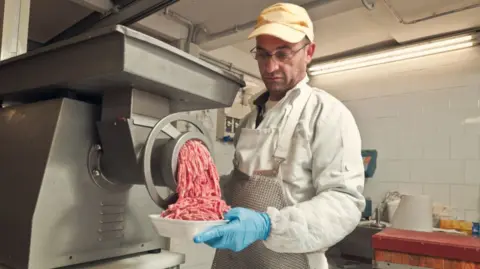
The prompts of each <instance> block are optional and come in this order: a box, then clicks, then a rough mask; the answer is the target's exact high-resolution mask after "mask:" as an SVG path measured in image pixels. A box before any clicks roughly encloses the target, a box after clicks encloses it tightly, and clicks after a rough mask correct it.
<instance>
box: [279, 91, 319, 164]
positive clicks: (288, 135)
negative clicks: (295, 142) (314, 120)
mask: <svg viewBox="0 0 480 269" xmlns="http://www.w3.org/2000/svg"><path fill="white" fill-rule="evenodd" d="M299 91H300V93H299V95H298V96H297V98H295V99H294V100H293V102H292V106H291V109H290V113H288V115H287V119H286V122H285V125H284V127H283V130H282V131H281V132H280V134H279V138H278V143H277V148H276V149H275V153H274V157H275V159H276V160H277V162H282V161H284V160H285V159H286V158H287V156H288V153H289V152H290V146H291V144H292V138H293V133H294V132H295V128H296V126H297V124H298V121H299V120H300V116H301V115H302V112H303V111H304V109H305V106H306V105H307V101H308V99H310V96H311V95H312V93H313V89H312V88H311V87H310V86H308V85H302V87H301V88H300V89H299Z"/></svg>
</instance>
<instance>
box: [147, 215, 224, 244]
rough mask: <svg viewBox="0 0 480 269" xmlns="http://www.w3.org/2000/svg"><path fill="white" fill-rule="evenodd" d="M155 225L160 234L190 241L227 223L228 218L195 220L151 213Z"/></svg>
mask: <svg viewBox="0 0 480 269" xmlns="http://www.w3.org/2000/svg"><path fill="white" fill-rule="evenodd" d="M150 220H151V221H152V224H153V227H154V228H155V230H156V231H157V233H158V234H159V235H160V236H163V237H168V238H179V239H185V240H188V241H191V240H193V238H194V237H195V235H197V234H198V233H201V232H203V231H205V230H207V229H208V228H210V227H213V226H218V225H222V224H226V223H227V221H226V220H214V221H194V220H175V219H165V218H162V217H160V215H157V214H156V215H150Z"/></svg>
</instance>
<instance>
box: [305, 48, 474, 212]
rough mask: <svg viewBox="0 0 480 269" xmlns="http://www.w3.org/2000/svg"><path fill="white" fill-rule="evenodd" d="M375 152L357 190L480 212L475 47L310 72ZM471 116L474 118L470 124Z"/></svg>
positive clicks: (377, 198)
mask: <svg viewBox="0 0 480 269" xmlns="http://www.w3.org/2000/svg"><path fill="white" fill-rule="evenodd" d="M313 83H314V84H316V86H317V87H320V88H324V89H326V90H329V91H330V92H332V94H333V95H336V96H337V97H338V98H339V99H341V100H343V102H344V103H345V104H346V105H347V107H349V108H350V109H351V111H352V113H353V114H354V116H355V118H356V120H357V124H358V125H359V129H360V132H361V135H362V140H363V148H365V149H377V150H378V154H379V159H378V164H377V171H376V174H375V176H374V178H372V179H370V180H368V182H367V183H366V189H365V195H366V196H369V197H371V198H372V199H373V202H374V204H377V203H379V202H380V201H381V200H382V199H383V197H384V195H385V193H386V192H387V191H393V190H398V191H400V192H403V193H410V194H428V195H430V196H431V197H432V198H433V200H434V201H436V202H440V203H443V204H446V205H450V206H451V207H453V208H454V210H453V214H454V216H456V217H458V218H460V219H467V220H474V221H478V220H479V215H480V213H479V212H480V48H473V49H469V50H463V51H456V52H451V53H446V54H441V55H436V56H430V57H425V58H419V59H415V60H410V61H404V62H399V63H394V64H386V65H381V66H377V67H375V68H366V69H361V70H357V71H353V72H344V73H338V74H335V75H327V76H322V77H318V78H317V79H315V80H314V82H313ZM475 119H477V121H478V123H475Z"/></svg>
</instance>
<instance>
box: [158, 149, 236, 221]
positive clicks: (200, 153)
mask: <svg viewBox="0 0 480 269" xmlns="http://www.w3.org/2000/svg"><path fill="white" fill-rule="evenodd" d="M219 179H220V177H219V175H218V171H217V167H216V166H215V163H214V162H213V159H212V156H210V152H209V151H208V149H207V147H205V145H204V144H203V143H202V142H201V141H198V140H189V141H187V142H186V143H185V145H183V146H182V148H181V149H180V152H179V154H178V166H177V193H178V200H177V202H176V203H175V204H172V205H170V206H169V207H168V208H167V209H166V210H165V211H163V212H162V214H161V216H162V217H164V218H167V219H181V220H222V219H223V214H224V213H225V212H226V211H228V210H229V209H230V207H229V206H228V205H227V204H226V203H225V201H223V200H222V198H221V190H220V183H219Z"/></svg>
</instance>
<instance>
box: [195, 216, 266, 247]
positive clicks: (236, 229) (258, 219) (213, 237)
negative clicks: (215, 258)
mask: <svg viewBox="0 0 480 269" xmlns="http://www.w3.org/2000/svg"><path fill="white" fill-rule="evenodd" d="M225 220H228V221H229V222H228V223H227V224H224V225H220V226H215V227H212V228H210V229H208V230H207V231H205V232H203V233H200V234H198V235H196V236H195V238H194V239H193V241H194V242H195V243H205V244H207V245H209V246H210V247H212V248H218V249H230V250H232V251H241V250H243V249H245V248H246V247H248V246H250V245H251V244H253V243H254V242H255V241H257V240H266V239H267V237H268V235H269V234H270V217H269V216H268V215H267V213H261V212H256V211H253V210H251V209H247V208H241V207H236V208H233V209H231V210H230V211H228V212H227V214H225Z"/></svg>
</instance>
